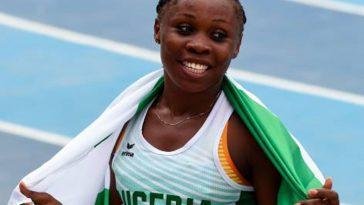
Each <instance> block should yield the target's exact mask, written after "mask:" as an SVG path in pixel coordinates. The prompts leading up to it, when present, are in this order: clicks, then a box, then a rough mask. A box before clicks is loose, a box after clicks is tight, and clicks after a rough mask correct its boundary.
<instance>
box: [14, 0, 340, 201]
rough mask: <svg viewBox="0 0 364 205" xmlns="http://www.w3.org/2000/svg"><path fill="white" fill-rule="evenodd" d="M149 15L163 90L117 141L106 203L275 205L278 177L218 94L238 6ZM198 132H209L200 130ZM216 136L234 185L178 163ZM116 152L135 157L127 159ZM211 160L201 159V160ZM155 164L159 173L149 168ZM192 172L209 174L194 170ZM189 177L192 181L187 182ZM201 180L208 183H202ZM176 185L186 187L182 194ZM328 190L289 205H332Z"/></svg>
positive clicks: (237, 38)
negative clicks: (242, 204)
mask: <svg viewBox="0 0 364 205" xmlns="http://www.w3.org/2000/svg"><path fill="white" fill-rule="evenodd" d="M157 13H158V16H157V18H156V20H155V25H154V38H155V41H156V42H157V43H158V44H159V45H160V54H161V59H162V63H163V69H164V87H163V92H162V93H161V94H160V95H159V96H158V97H157V98H156V99H155V100H154V102H153V103H152V104H151V105H149V106H148V107H147V108H146V109H145V110H144V112H142V114H140V115H139V116H135V117H134V118H133V119H131V120H130V122H129V123H128V124H127V126H125V127H124V128H123V131H122V132H121V134H120V135H119V139H118V141H117V143H116V145H115V147H114V151H113V153H114V154H113V155H112V156H113V157H111V160H110V167H111V170H112V174H111V189H110V190H111V193H110V204H115V205H116V204H123V202H124V203H127V204H128V205H130V204H131V203H133V204H135V203H137V202H138V200H139V201H141V202H146V203H150V204H172V203H175V204H192V203H196V202H198V203H200V204H214V203H217V202H220V201H224V200H225V204H229V203H239V200H240V199H241V198H242V197H243V196H242V194H241V193H243V191H244V193H248V194H247V195H246V196H247V198H249V197H251V200H253V201H255V202H254V203H255V204H260V205H268V204H269V205H270V204H276V203H277V202H276V201H277V194H278V191H279V186H280V182H281V176H280V174H279V173H278V171H277V170H276V168H275V167H274V166H273V164H272V163H271V162H270V161H269V160H268V158H267V157H266V156H265V154H264V152H263V151H262V149H261V148H260V147H259V145H258V144H257V143H256V142H255V140H254V139H253V137H252V136H251V134H250V132H249V130H248V128H247V127H246V126H245V125H244V123H243V122H242V121H241V119H240V118H239V116H238V115H237V114H236V113H235V112H234V111H233V110H232V109H231V106H230V105H229V104H228V103H227V101H226V99H225V97H224V94H223V93H222V92H221V90H222V82H223V78H224V74H225V73H226V71H227V69H228V67H229V65H230V61H231V60H232V59H234V58H235V57H236V56H237V55H238V53H239V48H240V45H241V42H242V37H243V30H244V24H245V22H246V17H245V14H244V10H243V7H242V5H241V3H240V2H239V1H238V0H160V1H159V3H158V6H157ZM212 116H213V117H212ZM210 118H213V119H214V120H211V119H210ZM216 121H219V123H217V122H216ZM207 124H208V125H207ZM206 126H208V127H209V128H208V129H204V128H205V127H206ZM138 127H140V129H138ZM219 130H224V132H222V133H225V135H224V134H221V133H220V132H219ZM139 132H140V133H139ZM201 133H203V134H201ZM140 136H141V139H139V138H138V137H140ZM223 136H225V137H226V146H227V150H228V153H229V155H230V160H232V162H233V165H234V166H235V167H236V170H237V172H236V175H237V176H238V178H239V180H240V181H233V180H230V179H227V180H221V179H222V178H223V177H221V176H220V174H221V172H219V170H217V168H216V167H214V166H210V165H211V164H208V163H207V162H206V163H197V165H196V164H194V163H191V162H189V161H188V162H187V161H183V160H184V159H190V158H189V157H190V156H195V155H194V154H195V153H200V155H201V153H212V152H209V149H210V148H211V149H213V148H212V146H210V142H211V141H213V140H214V139H215V138H216V139H220V138H222V137H223ZM133 140H134V141H133ZM138 140H139V141H138ZM135 142H141V143H135ZM143 143H144V144H145V146H144V147H143V146H142V145H141V144H143ZM123 147H126V148H125V150H136V151H135V153H131V152H129V154H127V152H123V149H124V148H123ZM201 150H202V151H201ZM204 151H205V152H204ZM123 153H126V154H124V155H123ZM136 153H140V155H142V156H143V157H144V158H143V159H144V162H145V163H143V164H139V165H138V164H136V165H134V164H133V161H131V159H132V157H130V156H131V155H132V154H133V155H134V154H136ZM202 155H203V154H202ZM207 155H208V154H207ZM211 158H213V157H212V156H206V160H207V161H208V159H211ZM201 159H205V158H203V157H201ZM133 160H134V161H136V160H137V159H136V158H133ZM201 162H203V161H201ZM200 164H203V165H200ZM167 165H168V166H171V169H173V171H171V172H170V171H168V172H167V171H166V172H165V176H163V177H164V178H169V177H170V178H172V179H176V181H174V180H171V181H169V182H168V181H167V182H160V183H162V185H160V183H158V181H153V179H152V177H153V176H158V175H161V174H163V173H164V172H162V171H161V170H162V168H163V167H164V166H167ZM156 166H160V167H161V168H158V169H153V168H154V167H156ZM195 166H196V167H195ZM199 166H206V168H204V169H208V170H209V171H208V172H207V171H206V172H204V171H203V170H202V169H201V170H202V171H200V172H194V170H200V167H199ZM176 167H181V168H180V169H177V168H176ZM184 167H189V169H184ZM126 170H129V172H127V171H126ZM130 170H131V171H130ZM210 170H211V171H210ZM220 171H221V170H220ZM190 172H191V173H193V174H194V176H195V177H196V176H197V178H199V179H195V180H191V179H188V177H186V176H190ZM133 173H135V175H133ZM199 174H200V175H201V176H200V175H199ZM209 174H211V176H212V177H211V178H209V179H207V178H206V179H205V180H204V177H205V176H206V177H207V175H209ZM129 175H131V176H129ZM191 175H192V174H191ZM213 176H218V177H215V178H214V177H213ZM138 177H139V178H144V179H146V181H145V185H144V186H143V185H140V184H138V183H136V182H135V181H133V179H135V178H138ZM148 177H149V179H150V182H149V181H148ZM219 177H220V178H219ZM139 178H138V179H139ZM178 180H180V181H178ZM229 180H230V181H229ZM212 182H213V184H211V183H212ZM184 183H185V184H186V186H189V189H187V190H186V189H183V185H184ZM180 186H181V187H182V188H181V187H180ZM176 187H177V188H176ZM331 188H332V180H331V179H327V180H326V182H325V184H324V186H323V187H322V188H321V189H314V190H310V191H309V193H308V198H307V199H306V200H304V201H300V202H297V203H299V204H330V205H338V204H339V199H338V194H337V193H336V192H335V191H333V190H332V189H331ZM20 190H21V192H22V193H23V194H24V195H25V196H27V197H29V198H31V199H32V200H33V202H34V203H35V204H40V205H42V204H48V205H50V204H60V202H58V201H57V200H56V199H55V198H53V197H52V196H50V195H49V194H47V193H40V192H34V191H31V190H28V189H27V188H26V187H25V185H24V184H21V185H20ZM191 190H193V193H191V192H192V191H191ZM86 191H87V190H86ZM224 193H225V195H224ZM249 193H251V195H249ZM201 196H204V198H202V197H201ZM128 200H129V201H128ZM133 200H135V201H134V202H130V201H133ZM229 200H230V201H229ZM234 200H235V201H234Z"/></svg>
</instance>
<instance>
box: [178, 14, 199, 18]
mask: <svg viewBox="0 0 364 205" xmlns="http://www.w3.org/2000/svg"><path fill="white" fill-rule="evenodd" d="M179 15H181V16H185V17H187V18H191V19H196V17H195V16H194V15H192V14H189V13H181V14H179Z"/></svg>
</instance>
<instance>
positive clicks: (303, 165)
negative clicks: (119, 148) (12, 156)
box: [8, 70, 324, 205]
mask: <svg viewBox="0 0 364 205" xmlns="http://www.w3.org/2000/svg"><path fill="white" fill-rule="evenodd" d="M162 75H163V71H162V70H159V71H155V72H153V73H150V74H148V75H146V76H145V77H143V78H141V79H139V80H138V81H137V82H135V83H134V84H132V85H131V86H129V87H128V88H127V89H126V90H125V91H124V92H122V93H121V94H120V95H119V96H118V97H117V98H116V99H115V100H114V101H113V102H112V103H111V104H110V105H109V107H108V108H107V109H106V110H105V111H104V112H103V113H102V114H101V115H100V116H99V118H97V119H96V120H95V121H94V122H93V123H92V124H91V125H89V126H88V127H87V128H86V129H85V130H83V131H82V132H81V133H80V134H79V135H77V136H76V137H75V138H74V139H73V140H71V141H70V143H68V144H67V145H66V146H65V147H64V148H63V149H62V150H61V151H59V152H58V153H57V154H56V155H55V156H54V157H53V158H52V159H50V160H49V161H48V162H46V163H45V164H43V165H42V166H41V167H40V168H38V169H36V170H35V171H33V172H31V173H30V174H28V175H27V176H26V177H24V178H23V179H22V181H24V183H25V184H26V185H27V186H28V188H29V189H31V190H34V191H41V192H47V193H49V194H51V195H52V196H53V197H55V198H56V199H58V200H59V201H60V202H62V203H63V204H64V205H92V204H96V205H107V204H109V203H108V198H109V189H108V188H109V183H110V182H109V178H110V172H109V166H108V162H109V158H110V154H111V151H112V148H113V146H114V144H115V141H116V139H117V137H118V135H119V132H120V130H121V128H122V126H123V125H124V124H125V123H126V122H127V121H128V120H129V119H131V118H132V117H133V116H134V115H135V114H136V113H138V112H140V111H141V110H143V109H144V108H145V106H146V105H147V104H148V103H149V102H150V101H151V100H152V99H153V98H154V97H155V96H156V95H157V94H158V93H160V92H161V90H162V87H163V76H162ZM223 91H224V93H225V94H226V96H227V98H228V100H229V102H230V103H231V104H232V106H233V107H234V110H235V112H236V113H238V115H239V116H240V118H241V119H242V121H243V122H244V123H245V124H246V126H247V127H248V129H249V131H250V132H251V134H252V136H253V137H254V139H255V140H256V141H257V143H258V144H259V145H260V147H261V148H262V149H263V150H264V152H265V154H266V155H267V156H268V158H269V159H270V161H271V162H272V163H273V164H274V166H275V167H276V169H277V170H278V171H279V173H280V174H281V176H282V183H281V185H280V190H279V193H278V202H277V204H280V205H288V204H289V205H291V204H294V203H295V202H297V201H299V200H302V199H305V198H306V193H307V191H308V190H309V189H311V188H318V187H321V186H322V183H323V180H324V179H323V177H322V174H321V172H320V171H319V169H318V168H317V167H316V165H315V164H314V162H313V161H312V160H311V158H310V157H309V155H308V154H307V153H306V151H305V150H304V149H303V147H302V146H301V145H300V144H299V142H298V141H297V140H296V139H295V138H294V137H293V136H292V135H291V134H290V133H289V132H288V131H287V129H286V128H285V127H284V126H283V124H282V123H281V121H280V120H279V119H278V118H277V116H275V115H274V114H273V113H272V112H270V111H269V110H268V109H267V108H266V107H265V106H264V105H263V104H262V103H261V102H260V101H259V100H258V99H257V98H256V97H255V96H254V95H252V94H251V93H249V92H248V91H246V90H245V89H244V88H242V87H241V86H240V85H239V84H238V83H237V82H235V81H234V80H233V79H231V78H230V77H228V76H225V79H224V83H223ZM26 202H30V200H29V199H27V198H25V197H24V196H23V195H22V194H21V193H20V192H19V188H18V187H16V188H15V189H14V191H13V193H12V195H11V197H10V200H9V203H8V205H19V204H22V203H26Z"/></svg>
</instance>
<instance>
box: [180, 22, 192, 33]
mask: <svg viewBox="0 0 364 205" xmlns="http://www.w3.org/2000/svg"><path fill="white" fill-rule="evenodd" d="M177 29H178V32H179V33H180V34H182V35H188V34H191V33H192V32H193V28H192V26H190V25H188V24H181V25H179V26H178V27H177Z"/></svg>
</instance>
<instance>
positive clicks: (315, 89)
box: [228, 69, 364, 106]
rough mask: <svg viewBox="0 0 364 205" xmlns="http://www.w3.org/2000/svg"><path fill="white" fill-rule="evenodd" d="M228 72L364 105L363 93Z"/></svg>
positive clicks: (288, 88) (261, 82)
mask: <svg viewBox="0 0 364 205" xmlns="http://www.w3.org/2000/svg"><path fill="white" fill-rule="evenodd" d="M228 73H229V74H231V75H232V76H233V77H234V78H235V79H239V80H242V81H245V82H250V83H255V84H260V85H265V86H269V87H274V88H278V89H281V90H288V91H292V92H297V93H303V94H309V95H313V96H319V97H323V98H328V99H331V100H336V101H341V102H346V103H350V104H355V105H361V106H364V96H363V95H358V94H353V93H349V92H343V91H339V90H334V89H330V88H324V87H320V86H316V85H310V84H305V83H301V82H296V81H291V80H286V79H282V78H277V77H273V76H268V75H262V74H257V73H253V72H249V71H242V70H238V69H231V70H229V71H228Z"/></svg>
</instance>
